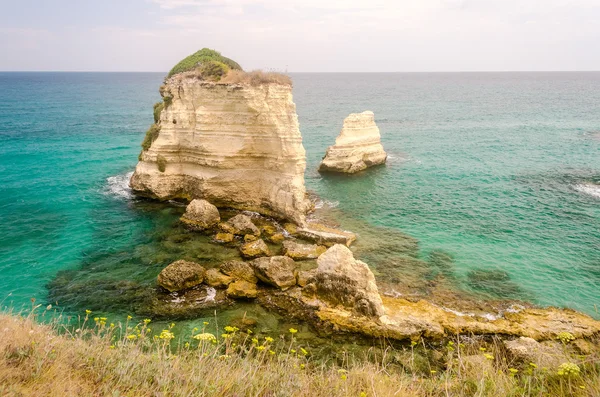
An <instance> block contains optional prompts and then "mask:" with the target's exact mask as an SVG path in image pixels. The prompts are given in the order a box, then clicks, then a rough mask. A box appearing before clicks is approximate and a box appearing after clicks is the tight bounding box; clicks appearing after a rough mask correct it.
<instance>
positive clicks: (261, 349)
mask: <svg viewBox="0 0 600 397" xmlns="http://www.w3.org/2000/svg"><path fill="white" fill-rule="evenodd" d="M265 349H266V347H264V346H262V345H261V346H258V347H257V348H256V350H258V351H259V352H261V351H263V350H265Z"/></svg>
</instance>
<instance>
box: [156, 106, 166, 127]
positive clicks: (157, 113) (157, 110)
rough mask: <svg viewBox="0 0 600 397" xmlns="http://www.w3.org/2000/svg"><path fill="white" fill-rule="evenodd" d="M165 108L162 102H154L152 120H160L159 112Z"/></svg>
mask: <svg viewBox="0 0 600 397" xmlns="http://www.w3.org/2000/svg"><path fill="white" fill-rule="evenodd" d="M164 108H165V103H164V102H156V103H155V104H154V122H155V123H158V121H159V120H160V112H162V110H163V109H164Z"/></svg>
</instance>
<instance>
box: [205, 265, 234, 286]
mask: <svg viewBox="0 0 600 397" xmlns="http://www.w3.org/2000/svg"><path fill="white" fill-rule="evenodd" d="M233 281H234V278H233V277H230V276H227V275H226V274H223V273H221V271H220V270H219V269H214V268H213V269H208V270H207V271H206V275H205V283H206V285H208V286H210V287H214V288H227V286H228V285H229V284H231V283H232V282H233Z"/></svg>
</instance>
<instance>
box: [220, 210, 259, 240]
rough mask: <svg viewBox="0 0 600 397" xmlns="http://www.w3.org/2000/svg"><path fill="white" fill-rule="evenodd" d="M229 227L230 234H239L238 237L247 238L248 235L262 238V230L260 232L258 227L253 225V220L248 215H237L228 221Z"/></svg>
mask: <svg viewBox="0 0 600 397" xmlns="http://www.w3.org/2000/svg"><path fill="white" fill-rule="evenodd" d="M227 225H228V226H230V227H231V229H230V233H233V234H237V235H238V236H245V235H246V234H252V235H254V236H260V230H258V228H257V227H256V225H255V224H254V223H252V219H250V217H249V216H247V215H244V214H237V215H236V216H234V217H233V218H231V219H230V220H228V221H227Z"/></svg>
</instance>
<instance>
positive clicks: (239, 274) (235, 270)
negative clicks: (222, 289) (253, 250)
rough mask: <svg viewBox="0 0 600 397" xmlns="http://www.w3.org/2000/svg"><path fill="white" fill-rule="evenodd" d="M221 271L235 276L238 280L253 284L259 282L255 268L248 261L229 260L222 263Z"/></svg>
mask: <svg viewBox="0 0 600 397" xmlns="http://www.w3.org/2000/svg"><path fill="white" fill-rule="evenodd" d="M219 269H220V270H221V272H223V273H224V274H226V275H228V276H230V277H233V278H234V279H236V280H244V281H247V282H249V283H252V284H256V283H257V282H258V278H256V275H255V274H254V269H253V268H252V266H250V264H248V263H247V262H242V261H228V262H224V263H222V264H221V266H220V267H219Z"/></svg>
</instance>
